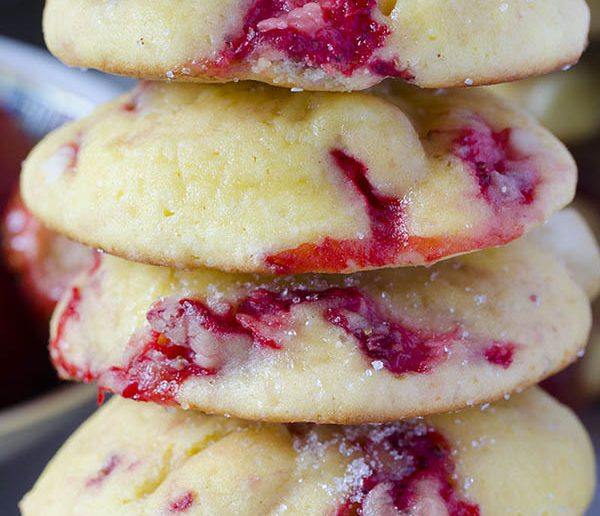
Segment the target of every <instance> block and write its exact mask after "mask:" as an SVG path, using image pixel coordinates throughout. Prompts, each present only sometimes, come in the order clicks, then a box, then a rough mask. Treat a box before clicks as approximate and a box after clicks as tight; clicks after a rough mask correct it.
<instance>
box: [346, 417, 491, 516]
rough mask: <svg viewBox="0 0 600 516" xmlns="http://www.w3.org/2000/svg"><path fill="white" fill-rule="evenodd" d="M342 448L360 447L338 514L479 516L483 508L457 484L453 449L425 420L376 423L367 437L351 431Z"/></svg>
mask: <svg viewBox="0 0 600 516" xmlns="http://www.w3.org/2000/svg"><path fill="white" fill-rule="evenodd" d="M348 433H349V434H350V435H349V436H348V441H349V442H347V441H344V443H343V449H341V450H340V451H342V452H344V451H346V452H347V451H358V452H359V454H360V456H361V457H364V459H363V458H359V459H357V460H355V461H353V462H352V463H351V464H350V467H349V474H348V475H347V477H346V478H344V480H345V481H346V482H347V483H348V484H349V485H350V492H349V493H348V495H347V498H346V500H345V501H344V502H343V503H342V505H341V506H340V507H338V509H337V515H338V516H351V515H374V514H419V515H421V514H427V515H434V514H435V515H437V514H448V515H450V516H478V515H479V507H478V506H477V505H475V504H472V503H470V502H468V501H466V500H463V499H461V497H460V496H459V495H458V494H457V493H456V491H455V488H454V482H453V480H454V474H455V464H454V461H453V460H452V449H451V448H450V445H449V444H448V442H447V441H446V439H445V438H444V436H443V435H442V434H440V433H439V432H437V431H436V430H434V429H433V428H430V427H428V426H426V425H425V424H423V423H420V424H419V423H399V424H397V425H392V426H382V427H375V428H374V429H373V430H371V431H369V433H368V434H367V435H364V432H360V431H359V432H356V434H357V435H352V433H353V430H352V429H350V430H349V431H348Z"/></svg>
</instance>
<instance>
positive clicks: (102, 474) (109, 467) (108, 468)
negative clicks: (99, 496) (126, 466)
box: [85, 455, 121, 487]
mask: <svg viewBox="0 0 600 516" xmlns="http://www.w3.org/2000/svg"><path fill="white" fill-rule="evenodd" d="M120 463H121V458H120V457H119V456H118V455H111V456H110V457H109V458H108V460H107V461H106V464H104V466H102V468H101V469H100V470H99V471H98V473H96V475H94V476H93V477H92V478H90V479H89V480H88V481H87V482H86V484H85V485H86V486H87V487H95V486H99V485H100V484H102V482H104V479H105V478H106V477H108V476H109V475H110V474H111V473H112V472H113V471H114V470H115V468H116V467H117V466H118V465H119V464H120Z"/></svg>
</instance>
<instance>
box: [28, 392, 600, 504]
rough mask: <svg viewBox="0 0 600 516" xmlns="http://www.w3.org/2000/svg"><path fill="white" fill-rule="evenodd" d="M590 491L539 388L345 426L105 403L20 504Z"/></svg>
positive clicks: (584, 441)
mask: <svg viewBox="0 0 600 516" xmlns="http://www.w3.org/2000/svg"><path fill="white" fill-rule="evenodd" d="M240 450H243V453H240ZM534 473H535V474H534ZM99 478H101V479H102V480H101V481H100V482H94V480H96V479H99ZM90 482H91V483H90ZM593 485H594V464H593V453H592V449H591V444H590V441H589V438H588V437H587V435H586V433H585V430H584V429H583V427H582V425H581V424H580V423H579V421H578V420H577V419H576V418H575V416H574V415H573V414H572V413H571V412H570V411H569V410H568V409H566V408H565V407H563V406H561V405H559V404H558V403H557V402H555V401H554V400H552V398H550V397H549V396H548V395H547V394H545V393H543V392H542V391H541V390H538V389H532V390H530V391H527V392H525V393H523V394H520V395H516V396H514V397H513V398H512V399H511V400H510V401H508V402H499V403H496V404H494V405H493V406H492V407H490V408H489V409H487V410H485V411H482V410H479V408H477V407H476V408H473V409H469V410H465V411H462V412H459V413H455V414H447V415H439V416H433V417H429V418H425V419H418V420H407V421H404V422H402V423H391V424H388V425H379V426H367V425H365V426H345V427H344V426H342V427H339V426H337V427H336V426H325V425H321V426H315V425H277V424H261V423H249V422H247V421H241V420H236V419H233V418H220V417H215V416H206V415H203V414H200V413H189V412H184V411H181V410H165V409H163V408H161V407H158V406H156V405H153V404H140V403H135V402H132V401H128V400H123V399H118V398H117V399H113V400H111V401H110V402H108V403H107V405H106V406H105V407H104V408H102V409H100V411H99V412H98V413H97V414H96V415H94V416H93V417H92V418H91V419H90V420H89V421H88V422H87V423H85V424H84V425H83V426H82V427H81V428H80V429H79V430H78V431H77V432H76V433H75V434H74V435H73V437H71V439H70V440H69V441H68V442H67V443H66V444H65V445H64V446H63V448H62V449H61V450H60V451H59V452H58V454H57V456H56V457H55V458H54V460H53V461H52V462H51V463H50V465H49V466H48V467H47V468H46V471H45V472H44V473H43V475H42V476H41V477H40V479H39V480H38V482H37V483H36V485H35V486H34V488H33V490H32V491H31V492H30V493H29V494H27V495H26V496H25V498H24V500H23V501H22V502H21V507H20V508H21V510H22V512H23V514H24V515H25V516H28V515H30V514H39V513H40V512H43V513H44V514H48V515H53V514H61V515H62V514H65V512H67V513H74V514H89V515H94V514H106V512H110V513H111V514H132V513H135V514H157V513H169V511H171V512H176V511H179V512H181V513H184V514H226V513H234V514H249V515H254V514H257V515H258V514H261V515H262V514H292V515H294V514H335V513H337V514H349V513H354V511H355V510H356V509H360V510H362V513H363V514H372V513H371V512H370V511H371V510H375V513H376V514H380V512H381V511H382V510H385V509H387V510H388V511H389V510H394V508H395V507H398V508H401V509H408V508H410V507H412V508H421V509H423V510H425V509H427V508H428V509H429V511H431V510H433V509H434V508H438V509H440V510H442V512H443V510H444V509H445V510H446V512H449V513H450V514H478V513H481V514H492V515H496V514H505V513H506V511H507V510H509V511H510V512H514V513H520V514H540V513H542V514H557V513H560V512H565V511H566V512H568V513H570V514H581V513H583V512H584V511H585V508H586V506H587V504H588V503H589V501H590V500H591V497H592V493H593ZM427 514H431V512H428V513H427Z"/></svg>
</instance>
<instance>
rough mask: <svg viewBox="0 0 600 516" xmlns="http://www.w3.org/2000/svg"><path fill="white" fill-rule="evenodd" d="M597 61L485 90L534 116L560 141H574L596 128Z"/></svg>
mask: <svg viewBox="0 0 600 516" xmlns="http://www.w3.org/2000/svg"><path fill="white" fill-rule="evenodd" d="M597 65H598V63H597V62H591V63H590V65H589V66H585V65H584V64H583V63H582V64H580V65H578V66H576V67H575V68H574V69H573V70H569V71H568V72H557V73H555V74H552V75H548V76H545V77H535V78H532V79H526V80H524V81H517V82H510V83H506V84H498V85H496V86H490V87H489V89H490V90H492V91H493V92H494V93H496V94H499V95H501V96H503V97H505V98H507V99H508V100H510V101H511V102H514V103H515V104H516V105H517V106H519V107H521V108H523V109H525V110H527V111H528V112H529V113H531V114H532V115H533V116H535V117H536V118H537V119H538V120H539V121H540V122H541V123H542V125H544V127H546V128H548V129H549V130H550V131H552V133H553V134H555V135H556V136H557V137H558V138H560V140H561V141H564V142H566V143H569V144H577V143H581V142H584V141H587V140H590V139H592V138H593V137H594V136H595V135H596V134H597V133H598V131H599V130H600V98H599V97H598V95H597V91H598V89H599V88H600V75H599V74H598V73H597Z"/></svg>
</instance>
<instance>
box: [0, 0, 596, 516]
mask: <svg viewBox="0 0 600 516" xmlns="http://www.w3.org/2000/svg"><path fill="white" fill-rule="evenodd" d="M594 1H596V2H598V4H599V5H598V9H596V8H595V6H594V5H593V3H594ZM594 1H592V2H591V4H592V5H591V7H592V12H593V13H594V12H598V13H599V15H600V0H594ZM42 7H43V2H42V1H41V0H0V217H1V219H0V235H1V237H2V240H1V245H0V339H2V343H3V345H2V347H0V514H1V515H12V514H18V512H17V509H16V504H17V501H18V500H19V499H20V498H21V497H22V495H23V494H24V493H25V492H26V491H27V490H28V489H29V488H30V487H31V485H32V484H33V482H34V480H35V479H36V478H37V477H38V475H39V474H40V472H41V470H42V469H43V467H44V465H45V464H46V462H47V461H48V460H49V459H50V457H51V456H52V455H53V454H54V453H55V451H56V449H57V448H58V447H59V446H60V444H61V443H62V442H63V441H64V439H65V438H66V437H67V436H68V435H69V434H70V433H71V432H72V431H73V430H74V429H75V428H76V427H77V426H78V424H79V423H80V422H81V421H82V420H83V419H84V418H85V417H86V416H87V415H88V414H89V413H91V412H92V411H93V410H94V408H95V406H96V400H95V396H96V394H95V392H94V389H93V388H92V387H87V386H76V385H61V384H60V382H59V381H58V379H57V377H56V373H55V372H54V370H53V369H52V368H51V366H50V363H49V360H48V357H47V349H46V345H47V338H48V331H47V327H48V320H49V316H50V314H51V312H52V308H53V306H54V304H55V302H56V300H57V299H58V297H59V296H60V294H61V292H62V289H63V288H64V286H65V284H66V283H67V282H68V280H69V279H70V278H71V277H72V276H73V275H74V274H76V273H77V271H78V270H79V269H80V268H81V267H84V266H85V265H86V263H88V261H89V259H90V252H89V251H88V250H86V249H84V248H82V247H81V246H79V245H78V244H74V243H72V242H69V241H68V240H66V239H65V238H64V237H59V236H58V235H56V234H54V233H52V232H51V231H49V230H47V229H45V228H44V227H43V226H41V224H39V222H38V221H36V220H35V219H34V218H33V217H32V216H31V215H30V214H29V213H28V212H27V210H26V209H25V208H24V206H23V205H22V203H21V202H20V199H19V192H18V174H19V168H20V162H21V161H22V160H23V159H24V157H25V156H26V154H27V152H28V150H29V149H30V148H31V146H32V145H33V144H34V143H35V142H36V141H37V140H38V139H39V138H41V137H42V136H43V135H44V134H45V133H46V132H48V131H49V130H51V129H53V128H54V127H56V126H58V125H60V124H62V123H64V122H65V121H67V120H69V119H72V118H77V117H80V116H83V115H85V114H86V113H88V112H89V111H90V110H92V109H93V107H94V105H96V104H97V103H99V102H103V101H105V100H107V99H109V98H111V97H113V96H115V95H116V94H118V93H119V92H120V91H122V90H123V89H124V88H125V87H127V85H128V84H129V83H130V81H127V80H122V79H117V78H113V77H109V76H105V75H101V74H99V73H96V72H84V71H81V70H69V69H67V68H66V67H64V66H63V65H62V64H60V63H59V62H57V61H56V60H55V59H54V58H52V57H51V56H49V54H47V53H45V51H44V50H43V49H44V44H43V37H42V31H41V14H42ZM599 17H600V16H599ZM593 18H594V20H593V22H592V32H591V36H590V40H591V44H590V48H589V50H588V52H587V53H586V55H585V56H584V58H583V59H582V61H581V63H580V64H579V65H577V66H576V67H574V68H573V69H572V70H569V71H563V72H557V73H555V74H552V75H550V76H547V77H543V78H535V79H530V80H526V81H522V82H519V83H513V84H507V85H500V86H494V87H492V89H493V90H495V91H496V92H497V93H498V94H500V95H502V96H504V97H506V98H508V99H509V100H510V101H512V102H514V103H516V104H518V105H520V106H521V107H522V108H524V109H526V110H528V111H529V112H530V113H531V114H532V115H534V116H536V117H537V118H538V119H539V120H540V121H541V122H542V123H543V124H544V125H546V126H547V127H548V128H549V129H550V130H551V131H553V132H554V133H555V134H556V135H557V136H558V137H559V138H560V139H562V140H563V141H564V142H565V143H566V144H567V146H568V147H569V148H570V150H571V152H572V153H573V155H574V156H575V158H576V160H577V162H578V165H579V170H580V182H579V192H578V195H577V200H576V203H575V205H576V208H577V210H578V211H579V212H580V213H581V214H583V215H584V217H585V218H586V219H587V220H588V222H589V223H590V225H591V227H592V228H593V230H594V231H595V233H596V235H597V237H598V235H600V214H599V213H600V211H599V206H600V204H599V200H600V181H599V180H598V174H597V171H598V170H600V137H599V134H600V23H598V20H597V19H596V18H595V17H593ZM596 37H598V40H599V41H598V42H596V41H595V40H596ZM595 311H596V312H597V319H598V321H600V305H599V304H598V302H597V303H596V308H595ZM545 387H546V388H547V389H548V390H550V391H551V392H552V393H553V394H555V395H556V396H557V397H559V398H560V399H561V400H562V401H564V402H565V403H568V404H569V405H570V406H571V407H573V408H574V409H575V410H576V411H577V412H578V413H579V414H580V416H581V417H582V419H583V420H584V422H585V423H586V425H587V426H588V429H589V430H590V432H591V433H592V436H593V438H594V441H595V445H596V448H597V449H598V447H599V445H600V406H599V403H598V402H599V401H600V327H599V326H598V325H597V326H596V327H595V328H594V331H593V332H592V336H591V338H590V344H589V346H588V351H587V353H586V356H585V357H584V358H583V359H582V360H581V361H580V362H579V363H577V364H575V365H574V366H571V367H570V368H569V369H567V370H566V371H564V372H563V373H561V374H559V375H558V376H557V377H555V378H553V379H552V380H550V381H549V382H546V384H545ZM590 514H600V501H599V500H598V496H597V497H596V501H595V504H594V506H593V507H592V509H591V510H590Z"/></svg>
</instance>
